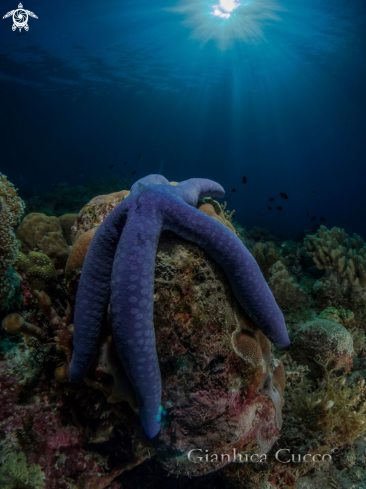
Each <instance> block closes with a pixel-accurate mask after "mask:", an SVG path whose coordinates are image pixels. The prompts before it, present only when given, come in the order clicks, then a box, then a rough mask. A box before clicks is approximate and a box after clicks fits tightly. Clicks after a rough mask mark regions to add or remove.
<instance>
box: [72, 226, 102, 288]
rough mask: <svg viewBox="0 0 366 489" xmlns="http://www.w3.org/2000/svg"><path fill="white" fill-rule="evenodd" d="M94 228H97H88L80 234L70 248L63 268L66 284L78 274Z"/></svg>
mask: <svg viewBox="0 0 366 489" xmlns="http://www.w3.org/2000/svg"><path fill="white" fill-rule="evenodd" d="M96 230H97V228H93V229H89V231H86V232H85V233H83V234H81V235H80V236H79V238H78V239H77V240H76V242H75V244H74V246H73V247H72V248H71V251H70V255H69V258H68V259H67V263H66V268H65V280H66V283H67V284H68V283H69V282H70V281H71V280H72V279H75V278H77V277H78V276H79V275H80V273H81V268H82V266H83V263H84V260H85V256H86V252H87V251H88V248H89V245H90V243H91V240H92V238H93V236H94V234H95V231H96Z"/></svg>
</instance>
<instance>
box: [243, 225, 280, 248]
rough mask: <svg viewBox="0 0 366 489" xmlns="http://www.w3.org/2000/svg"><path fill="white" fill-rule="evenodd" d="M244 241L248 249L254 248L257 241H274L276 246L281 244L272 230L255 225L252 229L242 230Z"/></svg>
mask: <svg viewBox="0 0 366 489" xmlns="http://www.w3.org/2000/svg"><path fill="white" fill-rule="evenodd" d="M242 236H243V242H244V244H245V246H246V247H247V248H248V249H252V248H253V247H254V246H255V245H256V244H257V243H267V242H268V241H271V242H273V243H274V244H275V245H276V246H279V244H280V241H279V240H278V239H277V238H276V237H275V236H274V234H273V232H272V231H268V230H267V229H264V228H260V227H254V228H252V229H250V230H248V229H245V228H244V229H243V230H242Z"/></svg>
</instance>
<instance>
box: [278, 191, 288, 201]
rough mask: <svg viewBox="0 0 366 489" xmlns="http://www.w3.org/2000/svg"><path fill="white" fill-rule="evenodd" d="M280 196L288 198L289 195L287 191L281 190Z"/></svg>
mask: <svg viewBox="0 0 366 489" xmlns="http://www.w3.org/2000/svg"><path fill="white" fill-rule="evenodd" d="M280 196H281V197H282V198H283V199H286V200H287V199H288V195H287V194H285V192H280Z"/></svg>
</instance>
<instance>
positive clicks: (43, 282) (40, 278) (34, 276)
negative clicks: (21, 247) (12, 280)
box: [15, 251, 57, 291]
mask: <svg viewBox="0 0 366 489" xmlns="http://www.w3.org/2000/svg"><path fill="white" fill-rule="evenodd" d="M15 268H16V269H17V270H20V271H22V272H24V273H25V274H26V277H27V284H28V285H29V288H30V289H31V291H34V290H48V289H49V287H50V285H51V284H52V282H53V281H54V280H56V278H57V272H56V268H55V266H54V264H53V262H52V260H51V258H49V257H48V256H47V255H45V254H44V253H38V252H37V251H31V252H30V253H28V255H25V254H24V253H22V252H18V254H17V262H16V265H15Z"/></svg>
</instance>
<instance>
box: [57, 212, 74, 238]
mask: <svg viewBox="0 0 366 489" xmlns="http://www.w3.org/2000/svg"><path fill="white" fill-rule="evenodd" d="M77 217H78V215H77V214H63V215H62V216H60V217H59V218H58V220H59V221H60V224H61V228H62V234H63V237H64V238H65V241H66V243H67V244H68V245H72V244H73V243H74V240H75V227H74V224H75V221H76V219H77Z"/></svg>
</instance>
